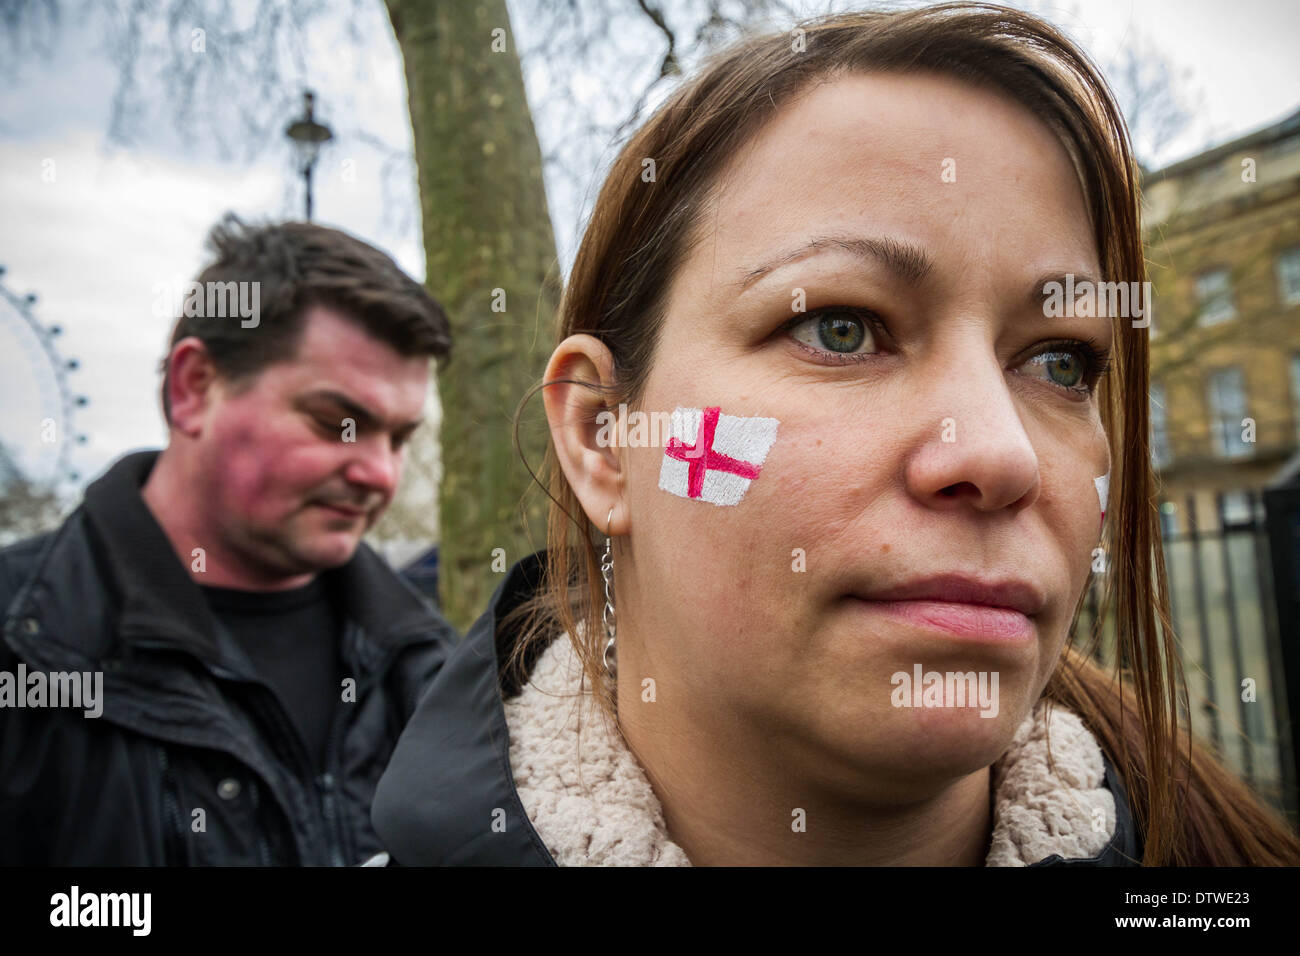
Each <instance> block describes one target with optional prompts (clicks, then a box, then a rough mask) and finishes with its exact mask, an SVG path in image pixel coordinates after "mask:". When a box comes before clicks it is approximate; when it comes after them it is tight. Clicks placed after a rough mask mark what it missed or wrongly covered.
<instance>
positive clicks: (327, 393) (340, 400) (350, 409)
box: [294, 388, 424, 431]
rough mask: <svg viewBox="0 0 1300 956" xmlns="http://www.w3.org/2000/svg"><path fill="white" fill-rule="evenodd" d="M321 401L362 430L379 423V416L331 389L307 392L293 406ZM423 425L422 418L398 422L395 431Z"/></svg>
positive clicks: (301, 406)
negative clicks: (332, 404)
mask: <svg viewBox="0 0 1300 956" xmlns="http://www.w3.org/2000/svg"><path fill="white" fill-rule="evenodd" d="M322 399H323V400H325V401H328V402H333V403H334V404H335V405H338V406H339V407H340V408H342V409H343V411H344V412H345V413H346V414H347V415H348V416H350V417H351V418H355V419H356V420H357V424H358V425H360V426H361V427H362V428H373V427H374V426H375V425H376V424H378V423H379V422H380V421H381V418H380V416H378V415H376V414H374V413H373V412H371V411H370V410H369V409H368V408H366V407H365V406H363V405H360V404H358V403H357V402H355V401H354V400H352V399H351V398H349V397H348V396H346V395H344V394H343V393H342V392H336V391H334V390H333V389H328V388H326V389H320V390H318V391H315V392H308V393H307V394H305V395H301V396H299V397H298V399H297V400H296V401H295V402H294V404H295V405H296V406H298V407H299V408H303V406H305V405H307V404H309V403H311V402H313V401H319V400H322ZM304 410H305V409H304ZM423 423H424V419H423V418H416V419H413V420H411V421H408V422H400V423H398V424H397V427H396V430H397V431H414V430H415V429H416V428H418V427H419V426H420V425H422V424H423Z"/></svg>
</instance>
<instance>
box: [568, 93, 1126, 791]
mask: <svg viewBox="0 0 1300 956" xmlns="http://www.w3.org/2000/svg"><path fill="white" fill-rule="evenodd" d="M701 222H702V227H701V229H702V232H701V234H700V235H699V236H698V241H697V242H696V243H695V244H694V245H693V248H692V250H691V251H690V252H689V253H688V255H687V258H686V259H685V260H684V262H683V264H682V266H681V268H680V269H679V271H678V273H677V274H676V277H675V280H674V282H673V284H672V286H671V289H670V294H669V299H668V305H667V312H666V319H665V324H664V327H663V332H662V337H661V339H660V340H659V342H658V344H657V348H656V353H655V357H654V360H653V367H652V370H651V372H650V374H649V378H648V381H647V386H646V389H645V392H644V395H643V399H642V401H641V403H640V405H639V407H640V408H641V409H642V410H644V411H646V412H672V411H673V410H674V409H675V408H677V407H679V406H680V407H684V408H695V409H705V408H709V407H717V408H719V409H720V412H721V414H722V415H730V416H739V417H745V418H750V417H763V418H773V419H776V420H777V421H778V422H779V425H778V426H777V430H776V437H775V441H774V442H773V443H772V445H771V448H770V451H769V452H768V454H767V457H766V459H765V460H764V461H763V462H762V465H761V470H760V472H759V475H758V477H757V478H755V479H753V480H752V481H751V482H750V484H749V485H748V487H747V489H746V490H745V492H744V494H743V497H742V498H741V500H740V501H739V503H738V504H735V505H720V504H715V503H712V502H710V501H707V500H704V499H703V498H691V497H682V496H681V495H679V494H674V493H671V492H669V491H667V490H664V489H663V488H661V487H660V477H661V471H662V464H663V460H664V454H665V453H664V448H663V447H656V448H631V449H627V450H626V451H624V452H623V453H622V454H623V457H622V464H623V467H624V468H625V469H626V472H625V475H624V480H625V485H624V487H623V491H622V494H623V498H622V504H623V507H624V508H625V509H626V511H625V515H626V526H625V530H626V532H627V535H626V537H624V538H622V539H621V540H620V541H619V542H618V546H619V549H620V550H619V551H617V552H616V560H617V561H618V563H617V564H616V575H617V589H618V590H617V595H618V597H617V600H618V620H619V627H620V639H619V672H620V682H621V685H623V686H621V687H620V713H621V714H625V715H627V716H629V717H632V718H633V719H637V717H636V715H631V714H628V708H629V707H637V706H645V705H642V704H640V703H639V702H640V701H641V700H642V699H643V694H642V688H643V684H642V681H643V679H644V678H646V677H650V678H654V680H655V684H656V700H657V703H656V707H657V708H664V707H668V708H671V709H672V711H673V713H674V714H675V715H676V716H675V717H674V718H672V719H671V721H670V722H674V723H676V722H679V721H680V723H681V725H682V726H689V727H691V728H692V729H693V730H694V731H700V730H707V731H709V732H711V733H716V734H721V735H723V736H722V737H721V738H720V739H727V740H730V741H732V744H733V745H734V747H735V749H736V750H737V751H743V750H744V749H745V748H746V747H748V746H750V745H752V744H753V742H754V741H760V742H761V747H762V748H763V751H764V753H766V754H767V755H768V757H769V758H770V759H771V760H772V761H773V762H774V763H775V764H777V765H779V766H781V767H783V768H784V769H785V771H786V772H789V773H792V774H800V775H802V774H814V775H820V776H822V777H827V776H828V775H829V776H834V777H837V778H839V779H841V781H846V782H850V783H852V784H853V785H854V786H858V785H859V784H860V783H861V781H863V780H873V781H875V782H876V783H877V784H880V782H881V781H882V780H888V781H889V785H888V786H889V788H890V789H889V790H888V792H889V793H891V794H893V795H894V796H897V795H898V794H901V793H906V792H909V790H910V788H911V787H912V786H913V785H915V786H916V787H918V788H920V787H924V786H925V785H926V784H929V783H931V782H932V781H933V780H934V779H935V778H936V777H942V778H949V779H950V778H952V777H953V776H954V775H957V774H962V773H970V772H973V771H975V770H977V769H979V768H981V767H985V766H988V765H989V764H990V763H992V762H993V761H994V760H996V759H997V758H998V757H999V756H1000V755H1001V754H1002V753H1003V752H1004V751H1005V750H1006V748H1007V746H1008V745H1009V743H1010V740H1011V737H1012V735H1013V734H1014V732H1015V730H1016V728H1017V727H1018V725H1019V724H1020V723H1021V721H1022V720H1023V719H1024V717H1025V715H1026V714H1027V713H1028V712H1029V710H1030V708H1031V707H1032V705H1033V704H1034V702H1035V701H1036V700H1037V699H1038V697H1039V696H1040V694H1041V692H1042V689H1043V687H1044V685H1045V683H1046V681H1047V679H1048V677H1049V675H1050V673H1051V671H1052V669H1053V666H1054V665H1055V663H1056V660H1057V657H1058V654H1059V653H1060V651H1061V649H1062V646H1063V643H1064V641H1065V638H1066V635H1067V630H1068V628H1069V625H1070V621H1071V617H1072V612H1073V610H1074V607H1075V604H1076V601H1077V599H1078V598H1079V596H1080V594H1081V592H1082V590H1083V588H1084V587H1085V585H1086V584H1087V581H1088V578H1089V575H1090V565H1091V563H1092V559H1093V555H1092V549H1093V548H1094V547H1096V546H1097V544H1098V541H1099V523H1100V522H1099V516H1100V511H1101V509H1100V504H1099V501H1098V494H1097V490H1096V487H1095V485H1094V481H1093V479H1094V478H1096V477H1098V476H1100V475H1103V474H1106V473H1108V471H1109V452H1108V449H1107V444H1106V438H1105V434H1104V431H1103V429H1102V427H1101V423H1100V419H1099V415H1098V405H1097V400H1096V397H1095V394H1093V393H1092V392H1090V391H1089V390H1088V386H1089V385H1091V384H1092V382H1091V371H1090V365H1089V362H1090V360H1089V358H1087V353H1086V352H1084V351H1080V350H1079V345H1078V344H1077V343H1078V342H1080V341H1084V342H1086V341H1088V340H1091V341H1093V342H1096V343H1097V344H1098V345H1099V347H1100V349H1101V350H1102V351H1105V350H1107V349H1108V348H1109V347H1110V346H1111V337H1112V331H1111V327H1110V323H1109V321H1108V320H1107V319H1104V318H1092V317H1047V316H1046V315H1045V310H1044V306H1043V303H1044V299H1045V296H1044V293H1043V286H1044V283H1045V282H1046V281H1047V280H1048V279H1050V278H1054V277H1057V276H1063V275H1065V274H1067V273H1073V274H1074V276H1075V277H1076V281H1078V280H1079V279H1081V277H1083V276H1089V277H1093V278H1098V277H1099V275H1100V268H1099V262H1098V257H1097V251H1096V248H1095V246H1094V242H1093V237H1092V230H1091V226H1090V224H1089V220H1088V216H1087V213H1086V210H1085V206H1084V200H1083V196H1082V192H1081V189H1080V186H1079V183H1078V179H1077V177H1076V174H1075V171H1074V168H1073V166H1072V165H1071V163H1070V160H1069V158H1068V156H1067V154H1066V152H1065V150H1064V149H1063V147H1062V146H1061V145H1060V143H1059V142H1058V141H1057V139H1056V138H1055V137H1054V136H1053V134H1052V133H1051V132H1050V131H1049V130H1048V129H1047V127H1046V126H1045V125H1043V124H1042V123H1041V122H1039V121H1038V120H1037V119H1035V117H1034V116H1033V115H1032V114H1030V113H1029V112H1028V111H1027V110H1026V109H1025V108H1023V107H1021V106H1019V105H1017V104H1015V103H1014V102H1012V101H1010V100H1008V99H1005V98H1003V97H1002V96H1001V95H999V94H996V93H993V92H989V91H985V90H981V89H977V88H974V87H971V86H969V85H965V84H963V83H961V82H959V81H956V80H952V79H948V78H945V77H942V76H938V75H913V76H901V75H889V74H882V75H855V76H849V77H845V78H839V79H836V80H833V81H830V82H826V83H824V84H822V85H819V86H816V87H814V88H813V89H811V90H810V91H808V92H807V93H806V94H805V95H803V96H802V97H800V98H798V99H797V100H795V101H793V102H792V103H790V104H787V105H786V106H785V107H784V108H783V109H782V110H781V111H780V112H779V114H778V115H777V116H776V117H775V118H774V119H773V120H772V121H771V122H770V123H768V124H767V125H766V127H765V128H764V129H763V130H762V132H761V133H760V134H759V135H758V136H757V138H756V139H755V140H753V141H752V142H751V144H750V145H749V146H747V147H746V148H745V149H744V150H743V151H741V152H740V153H739V154H738V155H736V156H735V157H734V158H733V159H732V160H731V163H730V165H729V166H728V168H727V169H726V170H725V172H724V174H723V176H722V178H721V179H720V180H719V191H718V192H717V194H716V196H715V197H714V202H713V203H711V204H710V205H709V207H708V208H707V209H706V212H705V215H704V216H703V217H702V219H701ZM801 309H802V310H801ZM792 323H793V324H792ZM1061 340H1065V341H1066V342H1067V344H1065V345H1061V344H1060V342H1061ZM1054 343H1055V344H1054ZM690 435H691V437H692V438H693V437H695V432H694V423H693V422H692V429H691V432H690ZM682 467H685V466H682ZM589 510H590V511H596V510H601V518H602V519H603V517H604V513H603V510H602V509H600V507H599V506H596V507H595V508H592V509H589ZM601 525H602V528H603V520H602V522H601ZM618 559H621V560H618ZM941 574H957V575H963V576H966V577H970V578H975V579H978V580H980V581H982V582H1008V581H1010V582H1019V583H1021V584H1023V585H1024V586H1025V590H1026V595H1025V596H1026V597H1027V599H1028V600H1030V601H1032V602H1035V607H1036V608H1037V609H1036V611H1035V613H1032V614H1030V615H1028V616H1027V620H1026V619H1025V618H1019V619H1017V617H1016V616H1015V615H1007V614H1005V612H1004V613H1003V614H1002V615H1001V620H1002V621H1003V622H1009V625H1008V626H1009V627H1010V630H1009V631H1007V632H1003V633H1000V634H996V635H995V634H993V633H992V632H991V631H990V629H989V627H991V625H989V626H985V625H977V626H976V630H977V631H979V633H974V634H964V635H963V634H957V633H954V632H952V631H951V630H947V629H944V628H943V627H936V626H934V624H933V623H927V620H929V621H931V622H933V621H934V620H936V619H937V618H936V615H942V613H943V612H944V609H943V608H941V607H940V608H936V607H935V606H934V605H927V604H924V603H921V602H914V603H911V604H908V605H904V606H903V608H900V609H899V610H900V611H901V610H903V609H905V608H910V609H911V613H912V615H913V616H912V617H908V616H906V615H904V614H902V613H898V612H896V611H895V610H891V609H889V608H886V607H884V606H883V605H882V602H880V601H878V600H870V598H871V597H872V596H873V595H878V594H879V592H881V591H882V590H884V589H889V588H893V587H896V586H902V585H905V584H908V583H912V582H916V581H918V580H920V579H926V578H931V577H933V576H936V575H941ZM968 610H969V609H968ZM957 611H958V612H960V611H961V609H960V608H958V609H957ZM1017 620H1019V624H1020V628H1019V629H1018V630H1017V628H1016V622H1017ZM918 666H919V668H920V672H921V674H922V675H925V674H928V673H930V672H938V673H940V674H947V673H948V672H954V673H963V674H964V673H967V672H974V673H975V674H976V675H977V678H976V685H975V686H976V687H978V686H980V685H979V682H980V680H981V677H980V675H983V676H982V680H983V689H984V691H985V694H986V698H985V700H984V701H979V700H971V701H968V702H967V706H964V707H961V706H952V705H953V704H955V703H956V700H955V699H954V698H953V697H952V696H951V695H949V696H947V697H945V696H944V695H943V690H942V689H941V690H940V691H938V696H937V697H936V696H935V695H934V692H932V694H931V696H930V701H931V702H933V701H935V700H938V701H940V702H942V703H945V704H947V705H948V706H940V707H935V706H920V707H918V706H899V704H900V703H902V702H906V703H908V704H913V705H915V704H916V703H917V702H918V701H919V702H921V703H922V704H924V703H925V700H924V698H922V697H921V694H922V692H923V691H924V690H925V687H926V679H925V677H924V676H923V677H922V682H921V686H920V687H917V688H916V689H915V691H913V690H912V689H911V687H910V686H909V685H908V684H906V683H904V682H903V681H901V680H897V679H895V677H894V675H896V674H900V673H902V674H906V675H907V677H908V679H909V681H910V680H911V679H912V678H913V677H914V676H915V675H916V673H917V670H916V669H917V667H918ZM994 674H996V675H997V682H996V685H994V683H993V677H992V675H994ZM968 686H969V685H968ZM913 694H915V695H916V696H913ZM990 698H993V699H991V700H990ZM981 714H985V715H987V716H981ZM658 719H668V718H667V715H666V714H664V713H663V712H661V713H660V715H659V718H658ZM880 792H881V793H882V794H883V793H885V792H886V791H885V790H884V789H881V790H880ZM918 792H919V791H918Z"/></svg>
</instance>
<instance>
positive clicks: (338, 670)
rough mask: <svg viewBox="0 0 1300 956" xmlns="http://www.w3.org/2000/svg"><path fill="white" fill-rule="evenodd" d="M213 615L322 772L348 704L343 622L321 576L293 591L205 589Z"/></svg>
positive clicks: (317, 768)
mask: <svg viewBox="0 0 1300 956" xmlns="http://www.w3.org/2000/svg"><path fill="white" fill-rule="evenodd" d="M203 594H204V596H205V597H206V598H207V600H208V605H209V607H211V608H212V612H213V614H215V615H216V616H217V618H218V619H219V620H220V621H221V623H222V624H223V625H225V627H226V630H228V631H229V632H230V634H231V636H232V637H234V639H235V640H236V641H238V642H239V645H240V646H241V647H242V648H243V649H244V652H245V653H246V654H247V655H248V657H249V660H251V661H252V662H253V666H254V667H255V668H256V669H257V676H258V677H260V678H261V679H262V680H263V681H265V682H266V683H267V684H269V685H270V686H271V689H272V690H274V691H275V694H276V696H277V697H278V698H279V699H280V703H281V704H282V705H283V706H284V708H285V710H286V711H287V712H288V714H289V717H290V718H291V719H292V720H293V723H294V726H295V727H297V728H298V733H299V734H300V735H301V736H302V740H303V743H304V744H305V745H306V747H307V753H308V754H309V755H310V756H311V758H312V759H313V760H314V761H315V762H316V770H317V772H318V773H319V772H323V771H324V770H325V763H326V752H325V751H326V747H327V746H328V742H329V733H330V726H331V724H332V723H333V720H334V715H335V713H336V708H337V707H338V706H339V702H340V700H342V693H343V688H342V680H343V678H342V671H343V665H342V662H341V661H340V659H339V643H340V641H339V638H340V633H341V630H342V623H343V618H342V614H341V611H340V608H339V607H338V606H337V604H336V603H335V601H334V599H333V598H332V597H331V595H330V590H329V588H327V587H326V585H325V582H324V581H323V580H322V576H321V575H317V576H316V579H315V580H314V581H312V582H311V583H310V584H308V585H306V586H304V587H300V588H294V589H293V590H291V591H237V590H232V589H230V588H214V587H204V588H203Z"/></svg>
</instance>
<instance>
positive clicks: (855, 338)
mask: <svg viewBox="0 0 1300 956" xmlns="http://www.w3.org/2000/svg"><path fill="white" fill-rule="evenodd" d="M867 332H868V324H867V321H866V320H865V319H864V318H863V317H862V316H860V315H858V314H857V313H856V312H853V311H850V310H848V309H838V308H830V309H822V310H820V311H818V312H814V313H811V314H809V315H808V316H807V317H805V318H803V319H801V320H799V321H798V322H796V323H795V324H794V325H793V326H792V327H791V329H790V334H791V335H793V336H794V338H795V340H796V341H798V342H802V343H803V344H804V345H807V346H809V347H810V348H814V349H819V350H824V351H827V352H831V353H833V354H836V355H848V354H853V353H857V354H862V353H858V349H859V348H861V347H862V345H863V343H864V342H866V340H867Z"/></svg>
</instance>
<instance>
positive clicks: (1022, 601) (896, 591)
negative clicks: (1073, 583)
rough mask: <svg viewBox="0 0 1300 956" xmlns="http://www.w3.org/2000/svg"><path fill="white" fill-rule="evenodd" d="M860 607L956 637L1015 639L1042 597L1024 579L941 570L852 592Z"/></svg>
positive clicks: (1026, 629) (1025, 630) (1028, 630)
mask: <svg viewBox="0 0 1300 956" xmlns="http://www.w3.org/2000/svg"><path fill="white" fill-rule="evenodd" d="M852 596H853V597H854V598H855V599H857V600H858V601H860V602H861V604H862V607H863V608H865V609H869V610H871V611H875V612H881V613H885V614H888V615H891V616H893V617H895V618H897V619H899V620H901V621H904V622H906V623H909V624H912V625H915V626H917V627H921V628H925V629H928V630H939V631H944V632H945V633H948V634H953V635H957V636H960V637H972V638H986V639H992V640H995V641H997V640H1008V641H1019V640H1029V639H1032V637H1033V636H1034V622H1033V620H1032V618H1033V616H1034V615H1036V614H1038V613H1039V612H1041V611H1042V610H1043V608H1044V607H1045V606H1046V604H1047V599H1046V597H1045V596H1044V594H1043V592H1042V591H1041V590H1040V589H1038V588H1037V587H1035V586H1034V585H1033V584H1030V583H1029V582H1028V581H1024V580H1019V579H1014V578H1001V579H996V580H989V579H981V578H978V577H973V576H969V575H961V574H945V575H937V576H934V577H929V578H923V579H917V580H914V581H908V582H904V583H901V584H897V585H893V586H891V587H887V588H876V589H872V590H870V591H866V592H860V593H855V594H853V595H852Z"/></svg>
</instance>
